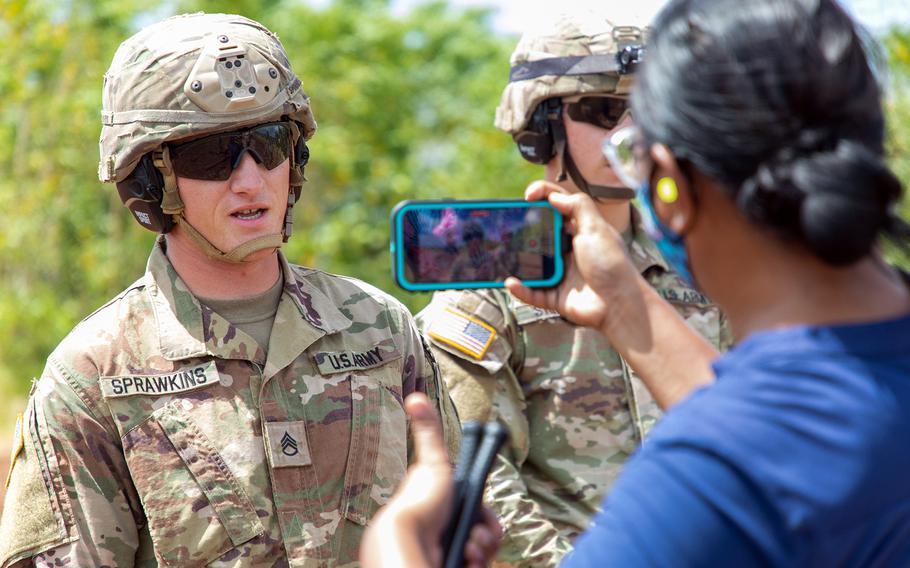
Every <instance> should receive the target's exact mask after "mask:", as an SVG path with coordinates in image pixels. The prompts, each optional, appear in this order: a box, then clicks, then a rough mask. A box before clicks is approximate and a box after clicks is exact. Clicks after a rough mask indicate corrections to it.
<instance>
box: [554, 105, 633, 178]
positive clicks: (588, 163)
mask: <svg viewBox="0 0 910 568" xmlns="http://www.w3.org/2000/svg"><path fill="white" fill-rule="evenodd" d="M563 122H564V123H565V125H566V137H567V138H568V146H569V150H570V152H571V153H572V159H573V160H574V161H575V165H577V166H578V169H579V171H580V172H581V175H582V176H584V178H585V179H586V180H587V181H588V183H590V184H594V185H606V186H609V187H622V186H623V183H622V182H621V181H620V180H619V178H618V177H617V176H616V174H615V173H614V172H613V169H612V168H611V167H610V163H609V162H607V160H606V159H605V158H604V156H603V150H602V147H603V143H604V140H606V139H607V138H608V137H609V136H610V134H612V133H613V132H615V131H616V130H619V129H620V128H622V127H624V126H627V125H629V124H631V122H632V119H631V116H630V115H628V114H626V116H625V117H624V118H623V119H622V120H621V121H620V122H619V123H618V124H617V125H616V126H615V127H614V128H612V129H610V130H607V129H606V128H601V127H599V126H595V125H593V124H590V123H587V122H581V121H577V120H572V118H571V117H570V116H569V115H568V114H567V113H565V112H563ZM546 174H547V179H548V180H549V181H556V177H557V176H558V175H559V159H558V157H556V158H554V159H553V160H550V163H548V164H547V167H546ZM559 185H562V186H563V187H565V188H566V189H567V190H569V191H570V192H576V191H579V189H578V188H577V187H575V184H574V183H573V182H572V179H571V178H567V179H566V180H565V181H564V182H561V183H560V184H559Z"/></svg>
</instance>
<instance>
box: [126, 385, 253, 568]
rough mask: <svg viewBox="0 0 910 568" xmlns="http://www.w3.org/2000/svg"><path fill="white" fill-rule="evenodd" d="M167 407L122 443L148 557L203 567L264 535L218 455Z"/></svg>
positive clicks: (178, 411)
mask: <svg viewBox="0 0 910 568" xmlns="http://www.w3.org/2000/svg"><path fill="white" fill-rule="evenodd" d="M178 403H179V401H175V402H173V403H171V404H169V405H167V406H165V407H163V408H161V409H158V410H156V411H155V412H154V413H153V414H152V415H151V416H150V417H149V419H148V420H147V421H145V422H143V423H142V424H140V425H138V426H137V427H136V428H134V429H133V430H131V431H129V432H128V433H127V434H126V435H125V436H124V438H123V445H124V453H125V454H126V456H127V463H128V465H129V468H130V472H131V474H132V477H133V482H134V483H135V485H136V489H137V490H138V492H139V495H140V498H141V499H142V505H143V509H144V510H145V514H146V517H147V519H148V524H149V532H150V534H151V538H152V543H153V544H154V548H155V556H156V558H157V559H158V562H159V563H160V564H162V565H164V566H205V565H206V564H208V563H209V562H211V561H213V560H214V559H216V558H218V557H219V556H221V555H222V554H224V553H225V552H228V551H229V550H231V549H232V548H234V547H236V546H239V545H240V544H243V543H244V542H246V541H248V540H250V539H252V538H254V537H255V536H257V535H260V534H262V533H263V532H264V528H263V526H262V523H261V522H260V520H259V517H258V515H257V514H256V511H255V509H254V507H253V505H252V503H251V502H250V499H249V497H248V496H247V494H246V492H245V491H244V489H243V487H242V486H241V484H240V483H239V482H238V480H237V479H236V478H235V476H234V474H233V473H232V472H231V470H230V469H229V468H228V466H227V464H226V463H225V461H224V460H223V459H222V457H221V455H220V454H219V453H218V450H217V449H216V448H215V446H214V445H213V444H212V442H211V441H210V440H209V438H208V437H207V436H206V435H205V433H204V432H203V431H202V430H201V429H200V428H199V427H198V426H197V425H196V424H195V423H194V422H193V420H192V419H191V418H190V416H189V414H188V413H187V412H186V411H185V410H183V409H182V408H180V406H179V404H178Z"/></svg>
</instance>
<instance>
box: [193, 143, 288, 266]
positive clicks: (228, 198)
mask: <svg viewBox="0 0 910 568" xmlns="http://www.w3.org/2000/svg"><path fill="white" fill-rule="evenodd" d="M289 174H290V160H285V161H284V162H282V163H281V164H280V165H278V166H277V167H275V168H273V169H271V170H269V169H267V168H266V167H265V166H263V165H262V164H258V163H257V162H256V160H255V159H253V157H252V156H251V155H250V154H249V153H245V154H244V155H243V157H242V158H241V159H240V164H239V165H238V166H237V167H236V168H235V169H234V170H233V171H232V172H231V177H229V178H228V179H226V180H224V181H207V180H198V179H189V178H183V177H180V176H177V187H178V188H179V189H180V198H181V199H182V200H183V203H184V205H185V207H186V209H185V212H184V215H185V216H186V220H187V221H189V223H190V224H191V225H192V226H193V227H195V228H196V230H198V231H199V232H200V233H202V235H203V236H204V237H205V238H206V239H208V240H209V241H210V242H211V243H212V244H213V245H215V246H216V247H218V248H219V249H221V250H223V251H229V250H232V249H233V248H234V247H237V246H239V245H241V244H243V243H245V242H248V241H250V240H252V239H254V238H256V237H261V236H265V235H269V234H274V233H280V232H281V231H282V229H283V228H284V212H285V210H286V209H287V200H288V191H289V189H290V186H289ZM253 254H254V255H259V254H263V255H268V254H272V251H268V250H263V251H259V252H257V253H253Z"/></svg>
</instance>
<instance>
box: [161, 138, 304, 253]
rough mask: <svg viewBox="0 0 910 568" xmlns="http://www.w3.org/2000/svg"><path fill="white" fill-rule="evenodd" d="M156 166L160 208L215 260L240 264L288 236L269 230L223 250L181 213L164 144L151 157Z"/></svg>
mask: <svg viewBox="0 0 910 568" xmlns="http://www.w3.org/2000/svg"><path fill="white" fill-rule="evenodd" d="M153 160H154V163H155V166H156V167H157V168H158V170H159V171H160V172H161V174H162V176H163V177H164V197H163V198H162V200H161V210H162V211H163V212H164V213H165V214H167V215H172V216H173V218H174V222H175V223H176V224H177V225H178V226H179V227H180V229H181V230H182V231H183V232H185V233H186V236H187V237H189V239H190V240H191V241H193V242H194V243H195V244H196V245H197V246H198V247H199V249H200V250H202V252H204V253H205V255H206V256H208V257H209V258H213V259H215V260H220V261H222V262H228V263H231V264H241V263H243V262H245V261H246V259H247V257H249V256H250V255H251V254H253V253H254V252H259V251H261V250H267V249H272V250H273V251H277V250H278V249H280V248H281V245H282V244H283V243H284V242H285V241H286V240H287V239H286V237H285V235H284V233H271V234H268V235H262V236H259V237H256V238H254V239H250V240H249V241H247V242H245V243H241V244H239V245H237V246H236V247H234V248H233V249H231V250H229V251H223V250H221V249H219V248H218V247H216V246H215V245H214V244H212V242H211V241H209V240H208V239H207V238H205V236H203V234H202V233H200V232H199V231H198V230H196V228H195V227H193V226H192V225H191V224H190V222H189V221H187V219H186V217H185V216H184V208H185V206H184V204H183V200H182V199H180V192H179V191H178V190H177V176H176V174H174V169H173V167H172V166H171V158H170V152H169V149H168V147H167V146H165V147H164V148H163V149H162V151H161V153H160V155H159V154H158V153H156V154H155V156H154V158H153ZM288 193H289V195H288V209H287V211H286V214H285V227H287V228H289V227H288V217H289V216H290V213H291V205H292V204H293V199H294V197H293V195H294V192H293V191H291V190H289V192H288Z"/></svg>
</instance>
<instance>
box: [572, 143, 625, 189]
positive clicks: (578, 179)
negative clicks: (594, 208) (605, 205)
mask: <svg viewBox="0 0 910 568" xmlns="http://www.w3.org/2000/svg"><path fill="white" fill-rule="evenodd" d="M566 171H568V172H569V177H570V178H571V179H572V181H573V182H574V183H575V185H576V186H578V189H580V190H582V191H583V192H585V193H587V194H588V195H590V196H591V197H593V198H594V199H626V200H628V199H632V198H633V197H635V191H634V190H632V189H629V188H628V187H625V186H609V185H595V184H593V183H588V180H586V179H585V178H584V176H583V175H581V172H580V171H579V170H578V166H576V165H575V160H573V159H572V154H570V153H569V148H568V146H566V151H565V152H564V153H563V170H562V172H561V173H560V175H561V176H562V178H563V179H565V172H566Z"/></svg>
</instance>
